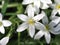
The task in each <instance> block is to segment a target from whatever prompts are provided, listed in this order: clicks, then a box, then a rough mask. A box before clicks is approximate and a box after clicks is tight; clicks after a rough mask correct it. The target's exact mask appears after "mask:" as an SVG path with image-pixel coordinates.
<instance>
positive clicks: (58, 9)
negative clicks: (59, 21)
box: [51, 0, 60, 15]
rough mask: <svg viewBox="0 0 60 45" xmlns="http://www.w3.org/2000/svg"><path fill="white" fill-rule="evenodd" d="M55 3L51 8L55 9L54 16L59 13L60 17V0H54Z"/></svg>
mask: <svg viewBox="0 0 60 45" xmlns="http://www.w3.org/2000/svg"><path fill="white" fill-rule="evenodd" d="M54 2H55V3H53V4H51V8H52V9H53V11H52V14H53V15H56V14H57V13H59V15H60V0H54Z"/></svg>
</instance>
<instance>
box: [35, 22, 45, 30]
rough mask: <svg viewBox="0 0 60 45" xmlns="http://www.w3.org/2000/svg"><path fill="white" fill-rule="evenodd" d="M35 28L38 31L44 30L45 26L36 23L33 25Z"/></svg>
mask: <svg viewBox="0 0 60 45" xmlns="http://www.w3.org/2000/svg"><path fill="white" fill-rule="evenodd" d="M35 27H36V29H38V30H45V26H44V25H43V24H42V23H40V22H36V23H35Z"/></svg>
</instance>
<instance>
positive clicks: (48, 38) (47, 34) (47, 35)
mask: <svg viewBox="0 0 60 45" xmlns="http://www.w3.org/2000/svg"><path fill="white" fill-rule="evenodd" d="M45 39H46V42H47V43H48V44H49V43H50V40H51V36H50V33H49V32H45Z"/></svg>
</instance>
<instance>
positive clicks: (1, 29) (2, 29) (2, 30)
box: [0, 26, 5, 34]
mask: <svg viewBox="0 0 60 45" xmlns="http://www.w3.org/2000/svg"><path fill="white" fill-rule="evenodd" d="M0 32H1V33H2V34H4V33H5V29H4V27H3V26H0Z"/></svg>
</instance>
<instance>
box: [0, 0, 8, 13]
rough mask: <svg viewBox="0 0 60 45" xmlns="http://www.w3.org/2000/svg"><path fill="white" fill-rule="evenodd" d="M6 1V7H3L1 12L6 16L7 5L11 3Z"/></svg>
mask: <svg viewBox="0 0 60 45" xmlns="http://www.w3.org/2000/svg"><path fill="white" fill-rule="evenodd" d="M4 1H5V2H4V5H3V7H2V10H1V12H2V14H4V13H5V12H6V9H7V5H8V3H9V0H4Z"/></svg>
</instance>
